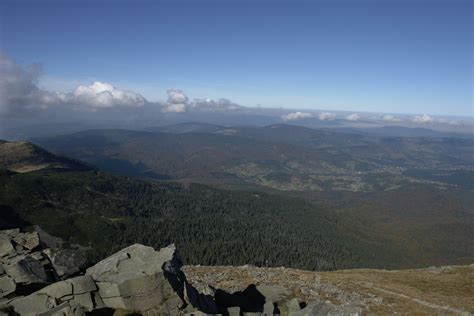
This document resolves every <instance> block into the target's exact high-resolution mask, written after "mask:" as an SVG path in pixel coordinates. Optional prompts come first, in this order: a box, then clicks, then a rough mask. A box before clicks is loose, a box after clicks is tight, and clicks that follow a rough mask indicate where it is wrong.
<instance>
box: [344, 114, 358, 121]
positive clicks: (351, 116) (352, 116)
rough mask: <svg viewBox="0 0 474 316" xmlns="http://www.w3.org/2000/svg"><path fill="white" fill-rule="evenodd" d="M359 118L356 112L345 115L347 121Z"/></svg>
mask: <svg viewBox="0 0 474 316" xmlns="http://www.w3.org/2000/svg"><path fill="white" fill-rule="evenodd" d="M359 119H360V115H359V114H357V113H352V114H351V115H348V116H346V120H348V121H353V122H355V121H358V120H359Z"/></svg>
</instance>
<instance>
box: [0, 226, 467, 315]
mask: <svg viewBox="0 0 474 316" xmlns="http://www.w3.org/2000/svg"><path fill="white" fill-rule="evenodd" d="M41 235H42V234H40V236H41ZM48 243H49V244H50V245H53V244H54V245H55V246H58V243H59V244H60V242H59V241H57V240H56V241H55V242H54V243H51V242H48ZM42 247H43V243H42V241H40V238H39V237H38V234H37V233H35V232H32V233H22V232H20V231H19V230H8V231H0V254H1V257H0V261H1V266H0V290H1V293H0V294H1V299H0V315H3V313H8V314H9V315H18V314H19V315H51V316H52V315H78V316H79V315H86V314H89V315H112V314H114V315H128V314H134V315H136V314H141V315H147V316H156V315H216V314H220V315H236V316H237V315H239V316H240V315H300V316H303V315H305V316H309V315H360V314H371V313H375V314H379V312H380V311H382V312H380V313H381V314H393V312H394V311H395V312H396V311H401V313H399V314H406V313H407V312H411V311H413V310H415V311H417V313H418V312H419V314H430V313H432V312H434V313H435V314H436V313H446V312H449V313H454V314H462V315H464V314H465V315H469V312H467V311H466V309H467V310H469V308H470V307H469V306H470V305H469V304H470V303H469V302H471V300H470V298H471V297H469V296H466V298H465V302H464V306H465V307H466V308H460V307H455V306H447V305H440V304H436V303H433V302H429V301H427V300H426V298H424V299H422V298H421V297H410V296H408V295H406V294H403V293H399V292H397V291H398V289H407V288H406V287H400V288H398V289H397V288H394V287H393V285H394V284H397V283H396V282H404V280H407V279H408V278H414V277H418V276H419V275H420V273H427V274H428V276H427V277H425V278H424V280H431V279H433V278H435V279H436V278H437V279H438V281H439V282H440V283H441V284H447V283H446V282H447V280H450V282H453V280H458V281H456V282H460V281H459V280H464V279H467V280H469V278H470V275H472V271H473V269H474V265H472V266H466V267H461V268H459V270H456V271H459V272H458V273H459V275H461V276H463V277H455V278H454V279H453V276H452V274H453V273H452V270H453V269H455V268H450V269H427V270H426V271H424V272H420V271H413V272H410V271H407V272H401V271H397V272H396V273H392V272H391V271H378V272H374V271H377V270H373V271H371V270H360V271H356V272H354V273H353V272H350V271H338V272H325V273H323V272H311V271H302V270H295V269H287V268H257V267H253V266H242V267H218V266H217V267H201V266H186V267H183V263H182V262H181V260H180V259H179V255H178V252H177V250H176V247H175V246H174V245H173V244H172V245H169V246H167V247H164V248H161V249H160V250H158V251H155V250H154V249H153V248H152V247H147V246H144V245H140V244H134V245H131V246H129V247H127V248H124V249H122V250H120V251H118V252H117V253H115V254H113V255H111V256H110V257H108V258H105V259H104V260H102V261H100V262H98V263H97V264H95V265H93V266H91V267H89V268H88V269H86V270H84V269H80V268H79V267H77V269H72V268H74V267H73V265H72V263H73V262H74V260H73V259H71V260H67V259H68V257H67V256H64V259H65V260H66V261H65V262H66V263H67V265H66V263H64V261H61V260H56V258H55V257H54V255H52V252H51V251H49V250H48V249H43V248H42ZM59 250H61V249H59ZM73 258H74V257H73ZM69 259H70V258H69ZM54 262H56V268H55V265H54V264H53V263H54ZM58 262H62V263H61V264H63V266H64V267H66V266H67V267H66V268H67V269H65V270H64V271H72V270H74V271H80V273H79V274H76V275H75V276H74V277H70V278H66V279H63V280H60V277H59V274H60V273H58V271H59V269H58V268H57V267H59V265H58ZM71 269H72V270H71ZM456 269H457V268H456ZM445 270H446V271H445ZM64 271H63V272H64ZM352 273H353V274H352ZM378 274H380V276H381V277H380V280H379V281H380V282H383V283H380V282H379V283H378V284H377V283H376V284H375V285H374V284H372V283H370V282H367V280H368V278H369V277H370V278H371V280H372V281H376V280H377V278H376V277H375V276H377V275H378ZM397 274H402V275H403V277H402V278H401V279H400V280H398V279H397V278H396V275H397ZM405 274H406V275H405ZM62 275H63V277H66V276H67V275H68V274H67V273H64V274H62ZM382 276H383V277H382ZM394 277H395V279H394V280H392V284H391V289H390V290H389V289H386V288H382V287H386V286H388V283H387V280H389V279H390V278H394ZM445 278H448V279H445ZM53 281H54V282H53ZM394 282H395V283H394ZM467 282H469V281H467ZM464 283H466V282H464ZM464 283H460V285H459V288H462V287H463V285H462V284H464ZM423 284H424V283H423ZM412 286H413V283H410V287H412ZM423 286H424V285H423ZM381 294H383V295H385V296H384V297H382V296H381ZM461 294H462V292H460V293H458V296H457V297H456V301H453V302H454V303H457V301H459V300H462V299H463V298H462V296H461ZM445 299H446V298H445ZM385 300H387V301H388V302H389V304H385V305H384V302H385ZM394 302H396V304H395V303H394ZM410 304H411V305H410ZM405 306H408V307H405ZM461 307H462V306H461ZM395 308H398V309H395ZM426 311H428V312H427V313H426Z"/></svg>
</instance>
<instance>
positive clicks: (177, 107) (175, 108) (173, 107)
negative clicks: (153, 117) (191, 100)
mask: <svg viewBox="0 0 474 316" xmlns="http://www.w3.org/2000/svg"><path fill="white" fill-rule="evenodd" d="M187 110H188V109H187V107H186V105H185V104H182V103H177V104H167V105H166V106H165V107H163V109H162V112H164V113H184V112H186V111H187Z"/></svg>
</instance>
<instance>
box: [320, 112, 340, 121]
mask: <svg viewBox="0 0 474 316" xmlns="http://www.w3.org/2000/svg"><path fill="white" fill-rule="evenodd" d="M318 117H319V119H320V120H321V121H332V120H334V119H336V114H334V113H330V112H321V113H319V115H318Z"/></svg>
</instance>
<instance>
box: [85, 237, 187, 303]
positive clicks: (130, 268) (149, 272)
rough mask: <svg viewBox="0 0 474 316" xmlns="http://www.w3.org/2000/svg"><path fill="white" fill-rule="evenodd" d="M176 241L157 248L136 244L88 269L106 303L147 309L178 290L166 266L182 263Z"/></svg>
mask: <svg viewBox="0 0 474 316" xmlns="http://www.w3.org/2000/svg"><path fill="white" fill-rule="evenodd" d="M181 265H182V264H181V262H180V261H179V259H178V257H177V254H176V248H175V247H174V245H170V246H168V247H165V248H162V249H160V251H155V250H154V249H153V248H152V247H147V246H143V245H140V244H134V245H132V246H129V247H127V248H125V249H122V250H120V251H119V252H117V253H115V254H113V255H112V256H110V257H108V258H106V259H104V260H102V261H100V262H99V263H98V264H96V265H95V266H93V267H91V268H89V269H87V271H86V275H90V276H91V277H92V279H94V281H95V282H96V284H97V286H98V288H99V292H98V293H99V296H100V297H101V299H102V301H103V303H104V304H105V306H107V307H109V308H114V309H126V310H134V311H146V310H149V309H152V308H159V307H160V306H162V305H163V304H164V303H165V302H166V301H167V300H170V299H173V298H176V297H177V296H179V295H177V293H176V292H175V290H178V291H179V288H178V289H174V288H173V287H172V285H171V284H170V282H169V280H168V279H167V277H166V276H165V271H164V270H163V267H165V266H170V267H175V268H176V271H179V269H180V267H181Z"/></svg>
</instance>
